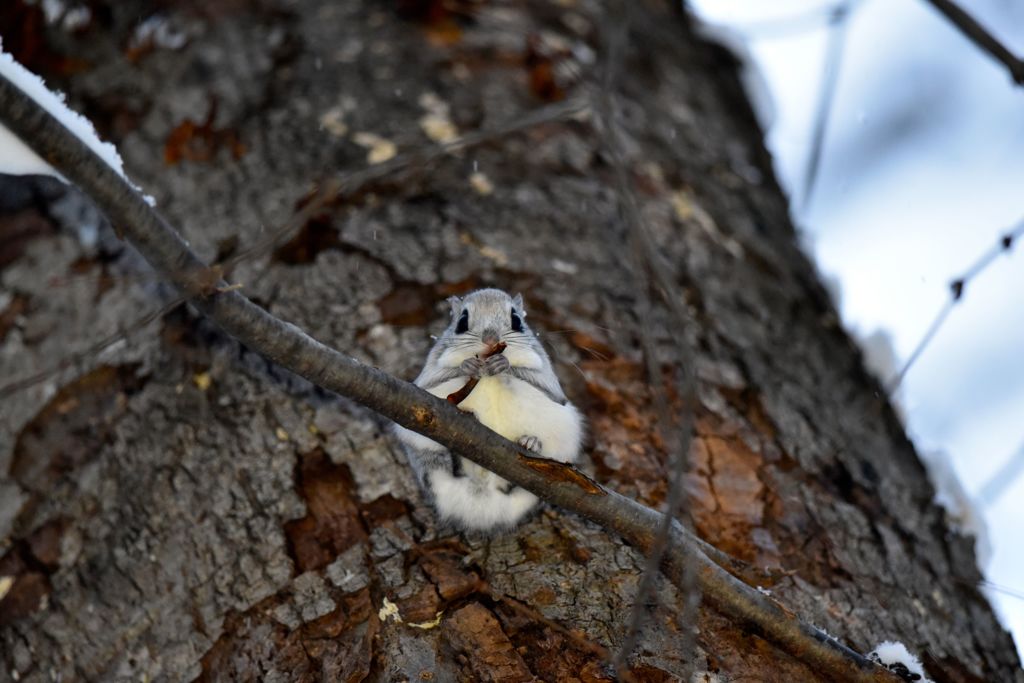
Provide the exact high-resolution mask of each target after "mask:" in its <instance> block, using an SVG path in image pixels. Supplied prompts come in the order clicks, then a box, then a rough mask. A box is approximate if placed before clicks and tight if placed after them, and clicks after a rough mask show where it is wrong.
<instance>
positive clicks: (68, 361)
mask: <svg viewBox="0 0 1024 683" xmlns="http://www.w3.org/2000/svg"><path fill="white" fill-rule="evenodd" d="M186 301H188V299H187V298H186V297H183V296H178V297H175V298H174V299H172V300H171V301H169V302H168V303H167V304H165V305H163V306H161V307H160V308H158V309H156V310H154V311H150V312H149V313H147V314H146V315H144V316H142V317H141V318H139V319H138V320H135V321H134V322H132V324H131V325H129V326H128V327H126V328H123V329H121V330H118V331H117V332H114V333H112V334H110V335H107V336H106V337H104V338H103V339H101V340H99V341H98V342H96V343H95V344H92V345H90V346H89V347H88V348H86V349H82V350H81V351H77V352H75V353H73V354H71V355H70V356H67V357H65V358H62V359H61V360H60V361H58V362H57V363H55V364H54V365H51V366H50V367H48V368H47V369H45V370H41V371H39V372H36V373H33V374H31V375H28V376H27V377H22V378H21V379H17V380H14V381H13V382H9V383H7V384H4V385H3V386H0V399H5V398H9V397H10V396H12V395H13V394H16V393H18V392H19V391H22V390H24V389H27V388H29V387H31V386H34V385H36V384H39V383H40V382H45V381H46V380H47V379H48V378H50V377H52V376H53V375H56V374H57V373H58V372H61V371H62V370H66V369H67V368H69V367H71V366H72V365H76V364H78V363H81V362H82V361H85V360H87V359H89V358H92V357H93V356H98V355H99V354H101V353H103V352H104V351H106V350H107V349H108V348H110V347H111V346H113V345H114V344H116V343H118V342H119V341H122V340H124V339H128V338H129V337H131V336H132V335H133V334H135V333H136V332H138V331H139V330H141V329H143V328H144V327H145V326H146V325H148V324H149V323H151V322H153V321H154V320H156V319H157V318H161V317H163V316H164V315H166V314H167V313H170V312H171V311H173V310H174V309H175V308H177V307H178V306H180V305H181V304H183V303H185V302H186Z"/></svg>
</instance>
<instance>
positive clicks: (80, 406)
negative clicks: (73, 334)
mask: <svg viewBox="0 0 1024 683" xmlns="http://www.w3.org/2000/svg"><path fill="white" fill-rule="evenodd" d="M135 370H136V366H134V365H127V366H121V367H113V366H109V365H104V366H102V367H99V368H97V369H95V370H93V371H92V372H89V373H87V374H85V375H83V376H81V377H79V378H78V379H76V380H75V381H73V382H71V383H70V384H68V385H67V386H65V387H63V388H62V389H61V390H60V391H58V392H57V394H56V395H55V396H54V397H53V398H52V399H51V400H50V402H49V403H47V404H46V406H45V407H44V408H43V409H42V410H41V411H39V413H38V414H37V415H36V416H35V417H34V418H32V421H31V422H29V423H28V424H27V425H25V428H24V429H22V430H21V433H20V434H19V435H18V441H17V443H15V446H14V459H13V461H12V463H11V475H12V476H13V477H14V479H15V480H17V482H18V483H19V484H20V485H21V486H22V487H23V488H25V489H27V490H29V491H32V492H46V491H48V490H49V489H50V487H51V485H52V484H53V482H55V481H56V480H57V479H58V478H59V477H60V476H61V475H63V474H65V473H67V472H69V471H71V470H73V469H75V468H77V467H79V466H81V465H82V464H84V463H86V462H88V461H90V460H92V459H93V458H94V457H96V455H97V453H98V452H99V451H100V448H101V447H102V446H103V444H104V443H105V442H106V440H107V438H108V436H109V435H110V434H111V433H112V431H113V429H114V426H115V424H116V423H117V421H118V419H119V418H120V417H121V416H122V415H123V414H124V412H125V406H126V405H127V402H128V399H127V396H128V395H129V394H131V393H134V392H135V391H137V390H138V389H139V387H140V386H141V385H142V382H143V380H142V379H140V378H138V377H136V375H135Z"/></svg>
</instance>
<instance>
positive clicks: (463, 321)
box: [455, 309, 469, 334]
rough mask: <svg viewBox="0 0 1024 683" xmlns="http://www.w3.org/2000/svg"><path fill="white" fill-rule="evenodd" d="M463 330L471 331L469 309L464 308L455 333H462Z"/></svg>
mask: <svg viewBox="0 0 1024 683" xmlns="http://www.w3.org/2000/svg"><path fill="white" fill-rule="evenodd" d="M463 332H469V311H468V310H465V309H463V311H462V315H460V316H459V324H458V325H456V326H455V334H462V333H463Z"/></svg>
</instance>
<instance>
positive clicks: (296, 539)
mask: <svg viewBox="0 0 1024 683" xmlns="http://www.w3.org/2000/svg"><path fill="white" fill-rule="evenodd" d="M354 486H355V484H354V482H353V480H352V473H351V472H349V470H348V468H347V467H346V466H344V465H335V464H333V463H332V462H331V461H330V459H329V458H328V457H327V454H326V453H324V452H323V450H321V449H319V448H317V449H315V450H313V451H312V452H310V453H308V454H306V455H305V456H303V457H302V462H301V463H300V465H299V474H298V489H299V495H300V496H302V498H303V500H305V501H306V507H307V513H306V516H305V517H303V518H302V519H298V520H294V521H291V522H288V523H286V524H285V525H284V530H285V534H286V535H287V536H288V546H289V549H290V550H291V554H292V558H293V559H294V560H295V565H296V568H297V570H298V571H299V572H306V571H310V570H314V569H322V568H323V567H326V566H327V565H328V564H330V563H331V562H333V561H334V559H335V558H336V557H337V556H338V555H340V554H341V553H343V552H344V551H346V550H348V549H349V548H351V547H352V546H354V545H355V544H356V543H359V542H361V541H363V540H365V539H366V531H365V529H364V528H363V525H362V521H361V519H360V515H359V508H358V506H357V505H356V502H355V499H354V497H353V495H352V491H353V490H354Z"/></svg>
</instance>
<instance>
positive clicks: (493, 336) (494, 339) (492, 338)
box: [480, 330, 498, 346]
mask: <svg viewBox="0 0 1024 683" xmlns="http://www.w3.org/2000/svg"><path fill="white" fill-rule="evenodd" d="M480 341H482V342H483V343H484V344H486V345H487V346H494V345H495V344H497V343H498V333H497V332H495V331H494V330H484V333H483V334H482V335H480Z"/></svg>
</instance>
